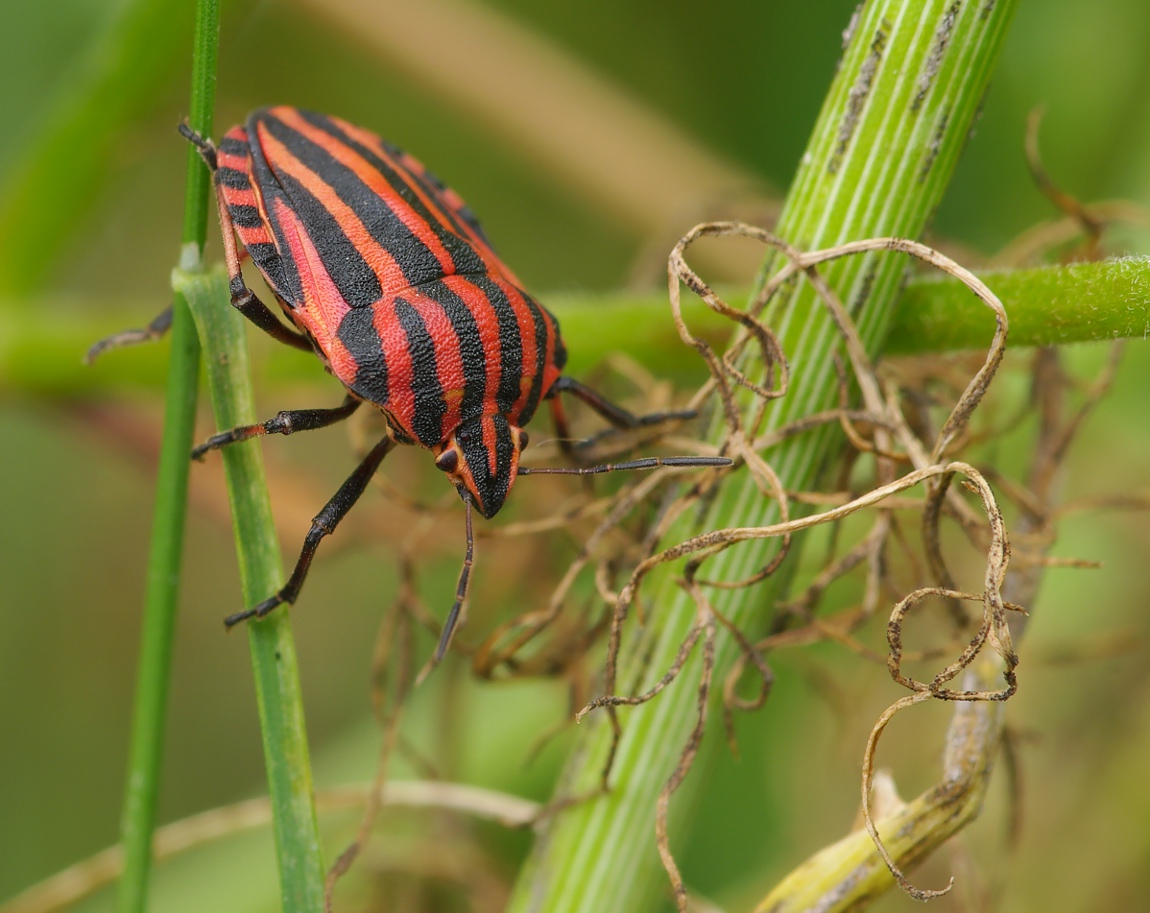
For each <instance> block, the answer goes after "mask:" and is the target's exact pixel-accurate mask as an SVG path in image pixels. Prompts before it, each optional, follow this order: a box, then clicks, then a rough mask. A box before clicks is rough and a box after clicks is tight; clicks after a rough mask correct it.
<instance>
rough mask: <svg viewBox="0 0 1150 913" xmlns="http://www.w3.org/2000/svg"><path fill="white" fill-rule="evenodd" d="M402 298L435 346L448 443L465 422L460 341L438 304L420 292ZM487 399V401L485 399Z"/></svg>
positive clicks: (442, 432) (442, 435) (442, 431)
mask: <svg viewBox="0 0 1150 913" xmlns="http://www.w3.org/2000/svg"><path fill="white" fill-rule="evenodd" d="M403 298H404V300H405V301H407V302H408V303H409V304H410V305H411V306H412V307H413V308H415V310H416V312H417V313H418V314H419V316H420V317H421V318H423V325H424V326H425V327H426V328H427V334H428V335H429V336H430V337H431V340H432V342H433V343H434V345H435V366H436V369H437V371H436V373H437V375H438V377H439V386H440V389H441V390H442V391H443V403H444V405H445V406H446V407H447V409H446V411H445V412H444V413H443V423H442V425H441V428H440V440H446V439H447V436H448V435H449V434H450V433H451V432H452V431H453V430H455V428H457V427H458V426H459V423H460V422H461V421H462V420H463V415H462V412H461V410H460V406H461V405H462V404H463V389H464V386H465V375H464V370H463V353H462V352H461V350H460V347H459V338H458V336H456V333H455V327H454V326H453V325H452V323H451V319H450V318H449V317H448V316H447V314H446V313H444V310H443V308H442V307H441V306H440V305H439V304H438V303H437V302H435V301H433V300H432V299H430V298H428V297H426V296H424V295H422V294H419V293H418V290H417V289H408V290H407V292H405V293H404V296H403ZM484 399H485V400H486V397H484Z"/></svg>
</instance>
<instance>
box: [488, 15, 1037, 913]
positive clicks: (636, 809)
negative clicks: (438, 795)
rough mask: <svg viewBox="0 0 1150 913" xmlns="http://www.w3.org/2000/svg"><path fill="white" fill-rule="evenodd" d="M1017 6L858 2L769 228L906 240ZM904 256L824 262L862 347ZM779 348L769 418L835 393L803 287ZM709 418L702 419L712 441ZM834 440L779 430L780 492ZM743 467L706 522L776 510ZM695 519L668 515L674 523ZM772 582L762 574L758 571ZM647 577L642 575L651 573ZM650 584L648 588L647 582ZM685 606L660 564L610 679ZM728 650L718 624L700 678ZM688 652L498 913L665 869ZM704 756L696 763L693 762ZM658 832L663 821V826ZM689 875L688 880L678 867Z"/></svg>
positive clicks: (693, 675)
mask: <svg viewBox="0 0 1150 913" xmlns="http://www.w3.org/2000/svg"><path fill="white" fill-rule="evenodd" d="M1014 6H1015V4H1014V3H1012V2H1009V0H1006V2H1003V0H1000V2H998V3H995V4H991V3H977V4H975V3H967V4H963V3H955V2H953V0H874V2H870V3H867V4H866V5H865V6H863V7H862V8H861V10H860V12H859V15H858V19H857V22H856V25H855V30H854V33H853V36H852V38H851V40H850V43H849V45H848V47H847V50H846V52H845V54H844V58H843V61H842V65H841V67H840V69H839V71H838V73H837V75H836V77H835V81H834V84H833V85H832V87H831V90H830V93H829V95H828V97H827V101H826V103H825V105H824V107H823V110H822V112H821V114H820V117H819V121H818V123H817V124H816V127H815V131H814V134H813V136H812V139H811V142H810V145H809V146H808V149H807V152H806V154H805V155H804V156H803V159H802V164H801V166H800V168H799V172H798V175H797V177H796V180H795V183H794V186H793V187H792V189H791V191H790V193H789V195H788V197H787V202H786V205H785V208H784V212H783V215H782V216H781V218H780V222H779V225H778V228H777V232H778V234H780V235H782V236H783V237H784V238H785V239H787V240H788V241H790V242H791V243H793V244H795V245H796V246H798V247H800V248H804V249H814V248H821V247H827V246H831V245H834V244H838V243H841V242H844V241H847V240H852V239H858V238H866V237H875V236H883V235H898V236H903V237H910V238H914V237H917V236H918V235H919V234H920V233H921V232H922V230H923V228H924V227H925V226H926V224H927V221H928V219H929V216H930V214H931V213H932V212H933V211H934V208H935V207H936V206H937V205H938V202H939V200H940V199H941V196H942V192H943V190H944V188H945V187H946V184H947V182H948V180H949V178H950V175H951V173H952V171H953V168H954V164H955V162H956V161H957V158H958V155H959V152H960V150H961V148H962V146H963V144H964V142H965V140H966V138H967V135H968V133H969V130H970V126H971V124H972V123H973V120H974V116H975V113H976V111H977V109H978V106H979V104H980V102H981V99H982V97H983V94H984V93H985V91H986V88H987V84H988V80H989V76H990V73H991V71H992V69H993V66H994V63H995V61H996V60H997V57H998V53H999V50H1000V48H1001V46H1002V39H1003V37H1004V35H1005V32H1006V27H1007V24H1008V23H1009V21H1010V18H1011V15H1012V13H1013V11H1014ZM905 266H906V264H905V261H903V260H901V259H899V258H898V257H894V256H891V255H889V254H882V255H876V256H869V257H864V258H858V259H854V260H850V261H838V262H836V263H834V264H831V265H830V266H828V267H827V268H826V270H825V272H824V274H825V275H826V276H827V278H828V279H829V281H830V282H831V284H832V286H833V287H834V288H836V289H837V290H838V292H839V294H840V295H841V297H842V299H843V300H844V301H845V302H846V304H847V306H848V307H849V309H850V312H851V313H852V314H853V315H854V318H855V320H856V322H857V325H858V328H859V332H860V334H861V336H862V339H863V341H864V344H865V346H866V347H867V349H868V351H869V352H870V353H871V355H872V356H874V355H876V354H877V353H878V352H879V351H880V350H881V348H882V344H883V341H884V339H885V336H886V332H887V327H888V326H889V323H890V317H891V313H892V310H893V302H894V298H895V294H896V291H897V288H898V284H899V282H900V280H901V277H902V275H903V272H904V270H905ZM769 322H770V323H771V324H772V325H773V326H774V327H775V328H776V331H777V332H778V333H779V336H780V339H781V341H782V343H783V347H784V351H785V352H786V353H787V356H788V358H789V359H790V363H791V367H792V380H791V387H790V391H789V393H788V394H787V396H786V397H784V398H783V399H782V400H781V401H780V402H779V403H778V408H775V409H773V410H772V411H771V412H770V414H769V419H768V425H769V426H772V427H778V426H780V425H782V424H784V423H787V422H790V421H793V420H794V419H795V418H796V417H798V416H800V415H805V414H807V413H810V412H814V411H818V410H820V409H825V408H828V407H831V406H833V404H834V402H835V397H836V393H837V384H836V378H835V374H834V358H833V353H834V351H835V349H836V348H837V346H838V337H837V335H836V333H835V331H834V328H833V325H832V323H831V321H830V320H829V318H828V317H827V316H826V314H825V312H824V310H823V309H822V308H821V307H820V306H819V305H818V303H817V300H816V298H815V296H814V294H813V292H812V290H811V289H810V287H809V286H808V285H806V284H805V283H804V284H802V285H800V286H798V287H797V288H796V289H795V290H794V291H793V292H792V293H790V294H789V295H787V296H785V300H781V301H780V302H779V304H778V305H777V306H776V307H775V308H774V310H773V311H772V313H771V314H770V315H769ZM722 435H723V429H721V428H720V429H718V430H717V432H716V435H715V437H716V440H718V439H720V438H721V437H722ZM838 449H839V441H838V439H837V437H836V436H835V435H834V434H833V433H828V432H827V431H824V432H822V433H815V434H810V435H807V436H804V437H802V438H795V439H792V440H791V441H790V442H788V443H786V444H784V445H782V446H780V447H779V448H778V449H776V450H773V451H771V452H770V453H769V454H767V457H768V459H769V460H770V461H771V464H772V466H773V467H774V468H775V470H776V472H777V473H778V475H779V477H780V479H781V481H782V485H783V487H784V488H786V489H788V490H795V489H805V488H809V487H811V485H812V484H813V482H814V481H815V479H816V477H817V476H818V474H819V472H820V470H821V469H822V468H823V467H824V466H826V464H827V463H828V462H829V461H830V460H832V459H833V458H834V456H835V454H836V453H837V452H838ZM775 516H776V515H775V513H774V510H773V506H772V505H771V504H767V503H765V502H764V499H763V498H762V497H761V495H760V494H759V493H758V491H757V489H756V487H755V485H754V483H753V482H752V481H751V480H750V479H749V478H747V477H746V476H745V475H744V476H742V477H737V478H735V479H734V480H733V481H732V482H731V484H729V485H728V486H727V488H726V489H725V490H724V491H723V492H722V493H721V494H720V496H719V498H718V500H717V503H716V504H715V506H714V508H713V509H712V510H711V511H709V512H708V516H707V517H706V518H705V520H704V524H703V525H704V526H705V527H706V528H719V527H728V526H757V525H761V524H764V523H769V522H771V521H772V520H773V519H775ZM695 531H697V530H695V529H694V528H692V527H691V526H688V525H686V524H681V525H680V527H679V528H678V529H676V530H675V532H674V534H673V535H674V536H675V537H676V538H684V537H685V536H686V535H689V534H690V533H692V532H695ZM775 548H777V545H775V544H771V543H766V542H757V543H744V544H743V545H741V546H740V547H739V548H737V549H730V550H728V551H726V552H724V553H722V554H720V555H719V556H717V557H716V558H715V559H713V560H712V561H711V562H709V563H708V564H707V565H706V570H705V574H706V576H707V577H708V578H709V579H720V580H727V581H734V580H740V579H744V578H746V577H748V576H750V575H751V574H753V573H754V572H755V571H756V570H757V569H758V568H759V567H761V566H763V564H764V563H765V561H766V559H767V558H768V557H769V555H770V554H772V552H773V550H774V549H775ZM772 580H773V578H772ZM652 583H653V581H652ZM652 591H654V589H653V587H652ZM709 595H710V596H711V598H712V599H713V601H714V604H715V607H716V608H717V609H718V610H720V611H721V612H723V614H724V615H725V616H726V617H727V618H728V619H730V620H731V621H732V622H733V623H734V624H736V625H738V626H740V627H742V628H743V629H745V630H748V631H750V632H752V633H754V632H755V631H757V630H760V629H761V628H762V627H763V626H764V625H765V624H766V623H767V621H768V620H769V615H770V610H771V606H772V605H773V603H774V600H775V598H776V596H777V592H776V590H775V588H774V586H773V585H772V581H771V580H768V581H767V583H766V584H764V585H763V586H759V587H754V588H749V589H741V590H724V591H713V592H711V593H710V594H709ZM694 618H695V606H694V604H693V602H692V600H690V599H689V598H687V596H686V595H685V594H684V593H682V592H681V591H680V590H679V588H678V587H677V586H675V584H674V581H672V580H671V579H670V578H669V577H666V576H665V577H664V578H663V581H662V584H661V586H660V588H659V589H658V591H657V593H656V596H655V598H654V600H653V604H652V606H651V607H650V614H649V620H648V623H647V627H646V629H645V631H644V632H643V636H641V637H637V636H634V634H635V632H632V636H631V638H630V645H631V649H630V650H629V651H625V655H624V656H623V657H622V659H621V666H620V673H619V681H620V683H622V684H621V686H622V687H623V688H626V689H627V690H629V691H633V692H635V693H637V692H641V691H644V690H646V689H647V688H649V687H651V685H653V684H654V682H655V681H657V680H658V679H659V678H660V677H661V676H662V675H663V673H664V671H665V670H666V669H667V668H669V667H670V666H671V664H672V662H673V661H674V657H675V654H676V652H677V651H678V649H679V645H680V643H681V642H682V641H683V639H684V637H685V635H686V633H687V632H688V630H689V629H690V628H691V626H692V624H693V622H694ZM736 653H737V650H736V647H735V645H734V643H733V642H732V641H731V640H730V639H729V638H727V637H726V636H721V637H720V639H719V642H718V645H717V651H716V675H719V676H721V675H722V674H723V673H724V672H725V670H726V669H727V668H729V666H730V664H731V662H732V661H733V660H734V657H735V655H736ZM698 675H699V662H698V658H697V657H696V658H695V660H694V661H693V662H692V663H690V664H688V665H687V667H686V668H685V669H684V670H683V672H682V673H681V674H680V676H679V679H678V680H677V681H676V683H675V684H673V685H672V686H671V687H669V688H668V689H666V690H665V691H663V692H662V694H660V695H659V696H658V698H657V699H656V700H655V701H654V702H653V703H652V704H650V705H648V706H645V707H640V708H637V709H636V710H634V711H632V712H630V713H628V714H626V715H621V717H622V722H623V726H624V735H623V739H622V741H621V742H620V744H619V746H618V750H617V753H616V759H615V765H614V772H613V775H612V791H611V793H610V795H608V796H606V797H604V798H600V799H596V800H594V801H591V802H587V803H584V804H582V805H579V806H577V807H575V808H573V809H571V810H569V811H566V812H564V813H562V814H561V815H558V816H556V817H555V818H554V819H552V820H551V821H549V822H548V824H547V825H546V826H545V828H544V829H543V831H542V832H541V833H540V835H539V838H538V840H537V842H536V845H535V848H534V850H533V853H532V855H531V857H530V859H529V860H528V863H527V865H526V866H525V867H524V870H523V872H522V874H521V876H520V879H519V882H518V883H517V885H516V889H515V892H514V894H513V897H512V900H511V903H510V906H509V909H510V910H512V911H514V913H525V911H531V913H542V911H546V913H558V911H564V913H574V911H580V913H592V911H594V913H609V911H627V913H638V911H643V910H648V909H651V908H652V907H653V906H654V904H655V903H656V902H657V897H658V896H659V894H660V893H664V892H665V890H666V888H665V883H664V882H662V878H661V874H660V873H659V871H658V868H657V866H658V857H657V856H656V853H655V846H654V843H655V839H654V818H655V806H656V800H657V798H658V796H659V793H660V791H661V790H662V788H663V786H664V783H666V781H667V778H668V776H669V775H670V772H671V771H672V769H673V768H674V767H675V764H676V761H677V757H678V755H679V753H680V751H681V750H682V748H683V746H684V745H685V744H686V743H687V740H688V737H689V735H690V733H691V730H692V729H693V727H694V726H695V721H696V707H695V702H696V688H697V681H698ZM583 725H584V727H585V728H584V729H583V731H582V732H581V734H580V738H579V740H578V744H577V745H576V748H575V750H574V754H573V756H572V760H571V762H570V763H569V766H568V769H567V771H566V775H565V777H564V778H563V791H564V792H565V793H568V794H569V793H578V792H580V791H582V790H586V789H588V788H590V787H593V786H594V785H595V783H596V782H597V780H598V777H599V775H600V768H601V766H602V763H603V759H604V757H605V755H606V752H607V749H608V746H609V743H610V729H609V727H608V726H607V725H606V724H605V720H604V718H603V717H599V718H598V719H597V720H595V722H593V723H588V722H585V723H584V724H583ZM705 761H706V755H705V753H704V754H703V755H701V756H700V757H699V758H698V759H697V760H696V768H699V767H702V766H704V764H705ZM703 776H704V772H703V771H702V770H699V769H696V770H695V771H694V772H693V773H692V775H691V776H690V777H689V778H688V779H687V780H686V782H685V784H684V785H683V787H682V788H681V789H680V791H679V792H680V794H679V795H678V796H677V797H676V798H675V800H674V802H675V804H676V805H678V806H679V807H682V805H683V803H684V802H685V801H687V800H688V795H687V794H689V793H690V791H691V790H692V789H693V788H694V786H695V785H696V784H697V783H698V782H699V780H700V779H702V777H703ZM672 832H674V828H672ZM690 876H691V873H690V872H687V873H686V877H687V878H688V880H689V879H690Z"/></svg>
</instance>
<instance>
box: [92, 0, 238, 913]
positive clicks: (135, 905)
mask: <svg viewBox="0 0 1150 913" xmlns="http://www.w3.org/2000/svg"><path fill="white" fill-rule="evenodd" d="M218 37H219V5H218V2H217V0H199V2H198V3H197V5H196V28H195V38H194V42H195V43H194V57H193V65H192V92H191V111H190V121H191V123H192V124H193V126H195V128H196V129H198V130H203V131H205V132H210V131H211V127H212V111H213V109H214V107H215V85H216V46H217V43H218ZM209 188H210V184H209V183H208V181H206V180H205V179H204V168H203V165H202V164H201V163H200V162H199V161H198V160H197V156H195V155H194V154H191V150H189V155H188V173H187V183H186V185H185V191H184V231H183V250H184V257H185V258H186V259H187V261H188V262H187V263H183V264H181V265H183V266H185V267H186V268H198V266H199V262H200V257H201V254H202V252H203V248H204V238H205V236H206V232H207V211H208V193H209ZM73 357H74V356H73ZM199 365H200V344H199V340H198V339H197V337H196V329H195V326H194V325H193V324H192V319H191V315H190V314H189V313H188V307H187V304H186V303H185V302H184V301H183V300H182V299H180V298H179V297H177V299H176V301H175V302H174V304H173V314H172V329H171V355H170V358H169V363H168V386H167V397H166V402H165V410H164V435H163V443H162V446H161V450H160V462H159V468H158V469H157V473H156V504H155V512H154V516H153V521H152V541H151V547H150V552H149V555H148V573H147V589H146V594H145V606H144V619H143V628H142V631H141V635H140V664H139V668H138V670H137V673H136V706H135V712H134V715H133V718H132V736H131V743H130V748H129V759H128V779H127V787H126V790H125V794H124V807H123V811H122V813H121V819H120V841H121V844H122V845H123V849H124V873H123V875H122V877H121V879H120V886H119V892H118V893H117V897H116V909H117V910H118V911H119V913H139V911H142V910H144V909H145V907H146V905H147V896H148V881H149V875H150V873H151V865H152V832H153V830H154V829H155V823H156V800H157V796H158V794H159V784H160V768H161V765H162V762H163V748H164V728H165V722H166V720H167V709H168V691H169V685H170V680H171V664H172V641H173V638H174V634H175V626H176V608H177V604H178V599H179V585H180V563H181V561H180V559H181V554H182V551H183V543H184V518H185V513H186V508H187V499H188V462H189V461H188V453H189V448H190V447H191V441H192V429H193V427H194V424H195V418H196V392H197V387H198V385H199Z"/></svg>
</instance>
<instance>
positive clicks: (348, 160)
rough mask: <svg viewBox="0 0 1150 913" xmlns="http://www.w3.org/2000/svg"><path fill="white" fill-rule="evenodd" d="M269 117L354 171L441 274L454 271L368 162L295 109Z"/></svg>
mask: <svg viewBox="0 0 1150 913" xmlns="http://www.w3.org/2000/svg"><path fill="white" fill-rule="evenodd" d="M271 113H272V114H274V115H275V116H276V117H278V118H279V119H280V120H282V121H283V122H284V123H285V124H287V125H288V126H289V127H291V128H292V129H293V130H295V131H296V132H297V133H299V134H301V135H302V136H305V137H307V138H308V139H309V140H311V141H312V142H313V143H315V144H316V145H317V146H319V147H321V148H322V149H324V150H325V151H326V152H327V153H328V154H329V155H330V156H331V157H332V158H334V159H335V160H336V161H337V162H339V163H340V164H341V165H345V166H347V167H348V168H350V169H351V170H352V171H354V172H355V174H356V176H357V177H358V178H359V179H360V180H361V181H363V182H364V183H365V184H366V185H367V186H368V187H370V188H371V189H372V190H373V191H374V192H375V193H376V194H377V195H378V196H379V197H380V199H382V200H383V201H384V202H385V203H386V204H387V206H388V208H389V209H390V210H391V211H392V212H393V213H395V214H396V215H397V216H398V217H399V219H400V221H402V222H403V224H404V225H405V226H407V229H408V230H409V231H410V232H411V233H412V234H413V235H415V237H416V238H418V239H419V240H420V241H421V242H422V243H423V244H424V245H425V246H426V247H427V249H428V250H429V251H431V253H432V255H433V256H434V257H435V259H436V260H438V261H439V265H440V266H441V267H442V268H443V272H444V274H449V273H452V272H454V271H455V264H454V261H453V260H452V259H451V254H450V253H448V251H447V248H445V247H444V246H443V244H442V242H441V241H440V240H439V238H438V237H437V236H436V234H435V232H434V231H433V230H432V228H431V226H430V225H429V224H428V223H427V222H426V221H425V220H424V219H421V218H420V217H419V216H418V215H417V214H416V213H415V212H414V211H413V210H412V209H411V207H410V206H409V204H408V203H407V201H406V200H404V199H403V198H402V197H401V196H400V195H399V194H398V193H397V192H396V190H395V188H394V187H392V185H391V184H390V183H389V182H388V181H387V179H386V178H385V177H384V176H383V175H382V174H380V172H379V171H378V170H376V169H375V168H374V167H372V165H371V163H370V162H368V161H367V160H366V159H364V158H363V157H362V156H361V155H359V154H358V153H357V152H356V151H355V150H354V149H352V148H351V147H350V146H348V145H346V144H345V143H341V142H340V141H339V140H337V139H336V138H335V137H333V136H331V135H330V134H328V133H325V132H324V131H323V130H320V129H319V128H317V127H313V126H312V125H311V124H309V123H308V122H307V121H306V120H304V119H303V118H302V117H300V116H299V113H298V112H297V111H296V110H295V109H294V108H272V110H271ZM332 121H333V123H335V124H337V125H338V126H339V127H341V128H343V127H344V126H348V127H350V125H345V124H344V123H343V122H342V121H339V120H337V119H336V118H332ZM400 174H401V176H402V172H400ZM324 205H327V201H326V200H325V201H324ZM329 208H330V207H329ZM341 221H342V220H341ZM356 246H357V247H358V246H359V245H358V244H357V245H356ZM369 262H370V261H369ZM380 279H381V281H380V284H381V285H383V282H382V277H380ZM388 291H390V287H389V286H387V285H384V292H385V294H386V293H387V292H388Z"/></svg>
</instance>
